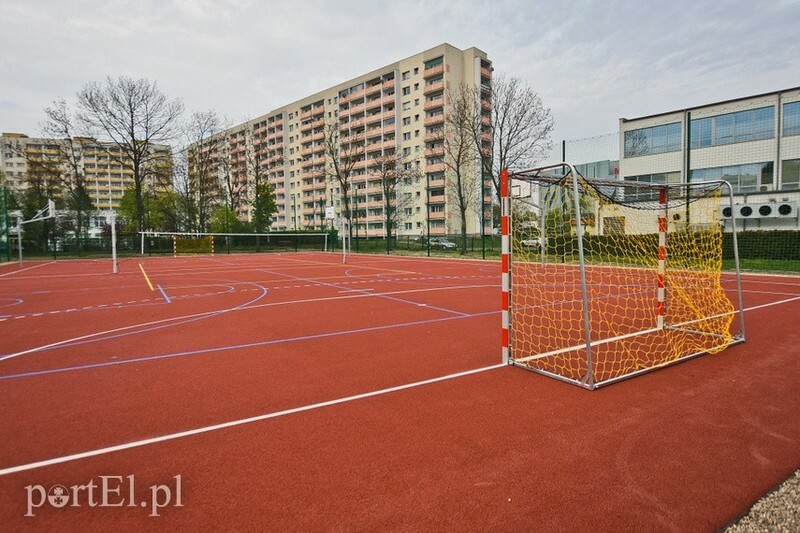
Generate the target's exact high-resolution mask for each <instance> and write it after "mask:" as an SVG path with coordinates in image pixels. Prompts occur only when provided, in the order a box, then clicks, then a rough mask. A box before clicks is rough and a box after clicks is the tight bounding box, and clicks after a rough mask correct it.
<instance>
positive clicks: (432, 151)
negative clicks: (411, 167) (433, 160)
mask: <svg viewBox="0 0 800 533" xmlns="http://www.w3.org/2000/svg"><path fill="white" fill-rule="evenodd" d="M443 155H444V146H435V147H433V148H428V149H426V150H425V157H441V156H443Z"/></svg>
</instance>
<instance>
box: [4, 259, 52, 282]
mask: <svg viewBox="0 0 800 533" xmlns="http://www.w3.org/2000/svg"><path fill="white" fill-rule="evenodd" d="M54 262H55V261H50V262H47V263H42V264H41V265H33V266H29V267H26V268H21V269H19V270H14V271H13V272H6V273H5V274H0V278H2V277H5V276H10V275H11V274H19V273H20V272H25V271H26V270H32V269H34V268H39V267H43V266H47V265H52V264H53V263H54Z"/></svg>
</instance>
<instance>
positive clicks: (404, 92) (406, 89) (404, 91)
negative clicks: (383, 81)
mask: <svg viewBox="0 0 800 533" xmlns="http://www.w3.org/2000/svg"><path fill="white" fill-rule="evenodd" d="M409 94H411V87H403V96H408V95H409Z"/></svg>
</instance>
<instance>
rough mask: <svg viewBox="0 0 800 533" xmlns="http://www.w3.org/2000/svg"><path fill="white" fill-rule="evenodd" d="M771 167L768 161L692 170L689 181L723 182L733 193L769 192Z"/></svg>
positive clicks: (771, 181)
mask: <svg viewBox="0 0 800 533" xmlns="http://www.w3.org/2000/svg"><path fill="white" fill-rule="evenodd" d="M772 166H773V165H772V161H770V162H768V163H754V164H750V165H733V166H729V167H714V168H700V169H695V170H692V172H691V175H690V176H691V177H690V178H689V180H690V181H713V180H724V181H727V182H728V183H730V184H731V187H733V192H735V193H746V192H758V191H771V190H772V189H773V171H772Z"/></svg>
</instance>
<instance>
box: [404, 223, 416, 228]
mask: <svg viewBox="0 0 800 533" xmlns="http://www.w3.org/2000/svg"><path fill="white" fill-rule="evenodd" d="M405 224H406V225H405V228H406V230H411V229H413V228H414V226H413V224H414V223H413V222H406V223H405Z"/></svg>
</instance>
